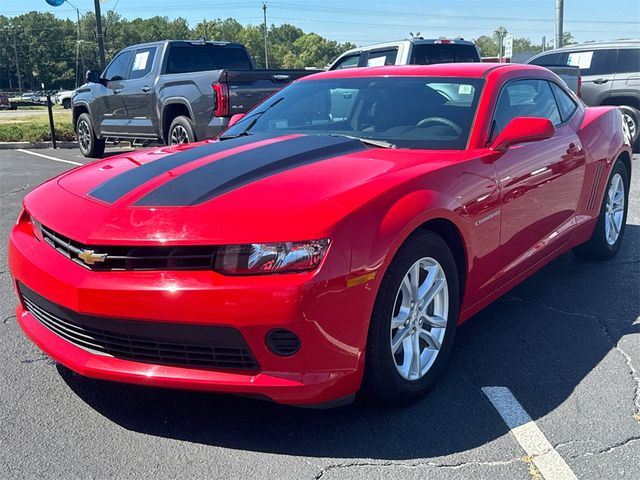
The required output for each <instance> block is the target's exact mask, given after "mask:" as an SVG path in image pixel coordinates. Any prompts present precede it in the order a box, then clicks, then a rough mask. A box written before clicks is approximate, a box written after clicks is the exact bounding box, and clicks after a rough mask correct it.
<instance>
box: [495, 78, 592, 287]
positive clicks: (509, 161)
mask: <svg viewBox="0 0 640 480" xmlns="http://www.w3.org/2000/svg"><path fill="white" fill-rule="evenodd" d="M556 87H557V85H556ZM570 100H571V99H570ZM571 101H573V100H571ZM574 103H575V102H574ZM574 106H575V107H576V108H577V105H574ZM564 110H565V111H566V110H567V109H566V108H565V109H564ZM573 112H575V108H574V109H573ZM515 117H543V118H548V119H549V120H551V121H552V122H553V123H554V125H555V126H556V132H555V134H554V136H553V137H552V138H549V139H546V140H541V141H537V142H530V143H522V144H518V145H513V146H511V147H510V148H509V149H508V150H506V151H505V152H503V153H501V154H498V155H499V157H498V158H497V159H496V161H495V167H496V171H497V173H498V182H499V188H500V196H501V213H500V219H501V231H500V251H501V255H500V258H501V260H500V263H501V270H500V272H499V274H498V275H499V276H502V278H503V281H505V282H506V281H509V280H511V279H513V278H514V277H516V276H517V275H518V274H520V273H522V272H523V271H525V270H526V269H527V268H529V267H531V266H532V265H534V264H535V263H536V262H538V261H539V260H540V259H542V258H543V257H544V256H546V255H547V254H549V253H551V252H552V251H553V250H555V249H556V248H558V247H560V246H561V245H562V244H564V243H565V242H566V241H567V240H568V238H569V234H570V232H571V227H572V225H573V221H574V216H575V212H576V209H577V206H578V201H579V198H580V190H581V188H582V184H583V178H584V168H585V152H584V150H583V148H582V145H581V143H580V140H579V138H578V136H577V135H576V132H575V130H574V127H573V125H572V123H571V121H570V120H571V118H562V116H561V114H560V111H559V109H558V104H557V101H556V99H555V97H554V94H553V91H552V87H551V85H550V84H549V82H547V81H546V80H543V79H522V80H514V81H511V82H508V83H507V84H505V86H504V87H503V88H502V90H501V93H500V96H499V98H498V101H497V103H496V108H495V112H494V119H493V123H492V125H493V126H492V134H491V138H492V139H495V138H496V137H497V135H498V134H499V133H500V131H501V130H502V129H503V128H504V127H505V126H506V125H507V123H509V121H510V120H512V119H513V118H515Z"/></svg>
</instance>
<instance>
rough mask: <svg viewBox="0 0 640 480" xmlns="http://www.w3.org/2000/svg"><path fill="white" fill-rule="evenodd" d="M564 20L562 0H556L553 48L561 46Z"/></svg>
mask: <svg viewBox="0 0 640 480" xmlns="http://www.w3.org/2000/svg"><path fill="white" fill-rule="evenodd" d="M563 21H564V0H556V41H555V44H554V46H555V48H560V47H562V23H563Z"/></svg>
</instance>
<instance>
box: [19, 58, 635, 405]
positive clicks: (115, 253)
mask: <svg viewBox="0 0 640 480" xmlns="http://www.w3.org/2000/svg"><path fill="white" fill-rule="evenodd" d="M235 120H238V119H237V118H236V119H235ZM630 173H631V149H630V147H629V145H628V140H627V138H626V136H625V133H624V132H623V128H622V116H621V113H620V111H619V110H618V109H617V108H615V107H597V108H586V107H585V106H584V105H583V104H582V102H581V101H580V100H579V99H578V98H576V97H575V96H574V95H573V93H572V92H571V91H569V90H568V89H567V88H566V86H565V85H564V84H563V83H562V81H561V80H560V79H559V78H558V77H557V76H555V75H554V74H553V73H551V72H550V71H548V70H546V69H544V68H541V67H536V66H530V65H496V64H449V65H445V64H443V65H431V66H412V67H380V68H363V69H352V70H338V71H333V72H326V73H321V74H318V75H313V76H310V77H306V78H304V79H302V80H299V81H297V82H295V83H293V84H291V85H290V86H288V87H286V88H284V89H283V90H281V91H279V92H278V93H276V94H275V95H273V96H272V97H270V98H269V99H268V100H266V101H265V102H264V103H262V104H261V105H259V106H258V107H256V108H255V109H254V110H253V111H252V112H250V113H249V114H247V115H246V116H244V117H243V118H242V119H240V120H239V121H237V122H236V123H235V124H234V125H233V126H232V127H231V128H229V129H228V130H227V131H226V132H225V133H224V134H223V135H222V137H221V138H220V139H218V140H216V141H207V142H202V143H199V144H192V145H181V146H177V147H173V148H159V149H155V150H144V151H139V152H132V153H127V154H123V155H118V156H115V157H111V158H108V159H104V160H100V161H96V162H93V163H91V164H88V165H85V166H82V167H79V168H76V169H74V170H72V171H69V172H66V173H63V174H62V175H60V176H58V177H56V178H54V179H51V180H49V181H47V182H45V183H44V184H43V185H41V186H39V187H38V188H36V189H35V190H33V191H32V192H31V193H29V194H28V195H27V196H26V198H25V201H24V211H23V212H22V214H21V215H20V218H19V220H18V222H17V224H16V225H15V228H14V229H13V231H12V233H11V239H10V250H9V257H10V258H9V261H10V268H11V273H12V275H13V278H14V280H15V286H16V290H17V293H18V296H19V305H18V308H17V318H18V320H19V322H20V325H21V326H22V328H23V329H24V331H25V332H26V334H27V335H28V336H29V337H30V338H31V339H32V340H33V341H34V342H35V343H36V344H37V345H38V346H39V347H40V348H41V349H43V350H44V351H45V352H47V353H48V354H49V355H50V356H51V357H53V358H54V359H56V360H57V361H59V362H60V363H62V364H63V365H66V366H67V367H69V368H71V369H73V370H75V371H76V372H78V373H80V374H82V375H87V376H90V377H96V378H101V379H106V380H114V381H121V382H131V383H137V384H144V385H155V386H162V387H171V388H186V389H199V390H210V391H217V392H229V393H236V394H242V395H254V396H259V397H264V398H269V399H272V400H274V401H276V402H281V403H288V404H298V405H313V404H324V405H338V404H341V403H344V402H346V401H348V400H350V399H352V398H353V397H354V395H355V393H356V392H357V391H359V390H360V389H361V388H364V389H365V390H366V391H368V392H369V393H370V394H371V395H373V396H374V397H377V398H378V399H380V400H382V401H385V402H389V403H395V404H398V403H403V402H406V401H408V400H411V399H413V398H416V397H418V396H419V395H421V394H423V393H424V392H425V391H426V390H428V389H429V387H430V386H431V385H432V384H433V383H434V381H435V380H436V379H437V377H438V376H440V375H441V374H442V373H443V370H444V368H445V364H446V362H447V358H448V357H449V354H450V352H451V347H452V342H453V338H454V333H455V330H456V326H457V325H459V324H460V323H461V322H463V321H465V320H466V319H468V318H469V317H471V316H472V315H473V314H475V313H476V312H478V311H479V310H480V309H482V308H483V307H485V306H486V305H487V304H489V303H490V302H492V301H493V300H495V299H496V298H498V297H499V296H500V295H502V294H504V293H505V292H506V291H508V290H509V289H510V288H512V287H513V286H514V285H516V284H518V283H519V282H521V281H522V280H523V279H525V278H526V277H528V276H529V275H531V274H532V273H533V272H535V271H536V270H538V269H539V268H540V267H541V266H543V265H544V264H546V263H548V262H549V261H551V260H552V259H554V258H555V257H557V256H558V255H560V254H561V253H563V252H566V251H568V250H570V249H573V251H574V252H575V253H576V254H578V255H581V256H589V257H595V258H599V259H606V258H609V257H612V256H613V255H615V253H616V252H617V250H618V248H619V246H620V243H621V241H622V238H623V233H624V228H625V219H626V213H627V204H628V202H627V195H628V188H629V176H630ZM594 268H597V267H594Z"/></svg>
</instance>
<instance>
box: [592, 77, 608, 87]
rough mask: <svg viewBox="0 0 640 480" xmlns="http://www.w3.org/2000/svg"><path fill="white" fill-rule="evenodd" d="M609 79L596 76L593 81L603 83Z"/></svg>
mask: <svg viewBox="0 0 640 480" xmlns="http://www.w3.org/2000/svg"><path fill="white" fill-rule="evenodd" d="M608 81H609V79H607V78H596V79H595V80H594V81H593V83H596V84H598V85H601V84H603V83H607V82H608Z"/></svg>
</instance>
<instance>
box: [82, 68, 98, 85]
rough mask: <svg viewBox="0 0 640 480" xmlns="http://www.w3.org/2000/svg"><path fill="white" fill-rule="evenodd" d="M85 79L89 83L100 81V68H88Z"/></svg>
mask: <svg viewBox="0 0 640 480" xmlns="http://www.w3.org/2000/svg"><path fill="white" fill-rule="evenodd" d="M85 80H86V81H87V83H100V72H99V71H98V70H87V75H86V77H85Z"/></svg>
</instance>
